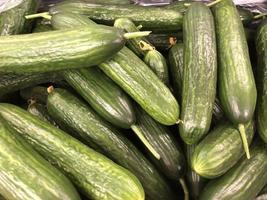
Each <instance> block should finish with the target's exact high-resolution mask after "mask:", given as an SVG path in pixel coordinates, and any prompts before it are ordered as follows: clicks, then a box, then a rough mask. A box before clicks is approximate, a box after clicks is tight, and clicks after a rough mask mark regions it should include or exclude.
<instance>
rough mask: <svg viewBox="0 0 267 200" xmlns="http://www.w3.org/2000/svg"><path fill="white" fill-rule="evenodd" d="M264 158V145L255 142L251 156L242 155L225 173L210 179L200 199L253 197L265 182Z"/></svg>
mask: <svg viewBox="0 0 267 200" xmlns="http://www.w3.org/2000/svg"><path fill="white" fill-rule="evenodd" d="M266 160H267V148H266V146H264V145H263V144H255V145H254V146H253V147H252V148H251V158H250V159H247V158H246V157H245V156H243V158H242V159H241V160H240V162H239V163H237V164H236V165H235V166H234V167H233V168H231V169H230V170H229V171H228V172H227V173H226V174H224V175H223V176H222V177H219V178H217V179H214V180H212V181H210V182H209V183H208V185H207V186H206V187H205V188H204V190H203V192H202V194H201V197H200V200H211V199H212V200H214V199H220V200H228V199H233V200H240V199H247V200H249V199H254V198H255V197H256V196H257V194H258V193H259V192H260V190H261V189H262V188H263V187H264V185H265V184H266V183H267V173H266V171H267V162H266ZM263 161H265V162H263Z"/></svg>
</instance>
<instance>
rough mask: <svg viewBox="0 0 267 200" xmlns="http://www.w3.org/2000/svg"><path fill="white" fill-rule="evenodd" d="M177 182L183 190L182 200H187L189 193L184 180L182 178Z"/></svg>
mask: <svg viewBox="0 0 267 200" xmlns="http://www.w3.org/2000/svg"><path fill="white" fill-rule="evenodd" d="M179 182H180V184H181V186H182V188H183V191H184V200H189V192H188V188H187V185H186V183H185V180H184V179H183V178H180V179H179Z"/></svg>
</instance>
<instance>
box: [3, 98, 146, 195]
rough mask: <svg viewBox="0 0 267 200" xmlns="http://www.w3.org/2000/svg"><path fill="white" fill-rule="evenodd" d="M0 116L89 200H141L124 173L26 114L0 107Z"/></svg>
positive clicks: (138, 190) (131, 178)
mask: <svg viewBox="0 0 267 200" xmlns="http://www.w3.org/2000/svg"><path fill="white" fill-rule="evenodd" d="M0 115H1V116H2V117H3V118H4V119H5V120H6V121H7V123H8V124H9V125H10V127H12V128H13V129H14V130H16V131H17V133H18V134H19V135H21V136H22V137H23V138H24V139H25V140H27V141H28V142H29V143H30V144H31V145H32V146H33V147H34V149H35V150H36V151H38V152H39V153H40V154H41V155H42V156H43V157H44V158H46V159H47V160H49V161H50V162H51V163H52V164H53V165H55V166H57V167H58V168H59V169H61V170H63V171H64V172H65V173H66V175H67V176H68V177H69V178H70V179H71V181H72V182H73V183H74V184H75V185H76V186H77V188H78V189H80V191H81V192H82V193H83V194H84V195H86V197H88V198H90V199H103V200H111V199H112V200H113V199H114V200H141V199H142V200H143V199H144V191H143V188H142V186H141V184H140V182H139V181H138V180H137V178H136V177H135V176H134V175H133V174H132V173H130V172H129V171H128V170H126V169H124V168H122V167H120V166H119V165H117V164H115V163H114V162H112V161H111V160H109V159H108V158H106V157H105V156H103V155H101V154H99V153H97V152H95V151H94V150H93V149H91V148H89V147H87V146H86V145H84V144H82V143H81V142H79V141H78V140H76V139H75V138H73V137H71V136H69V135H68V134H67V133H65V132H63V131H61V130H60V129H58V128H56V127H54V126H53V125H51V124H49V123H46V122H43V121H42V120H40V119H39V118H38V117H36V116H33V115H31V114H30V113H28V112H27V111H25V110H23V109H21V108H19V107H17V106H14V105H11V104H4V103H1V104H0Z"/></svg>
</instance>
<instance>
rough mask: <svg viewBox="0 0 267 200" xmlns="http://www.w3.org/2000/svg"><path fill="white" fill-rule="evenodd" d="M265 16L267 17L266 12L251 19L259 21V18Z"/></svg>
mask: <svg viewBox="0 0 267 200" xmlns="http://www.w3.org/2000/svg"><path fill="white" fill-rule="evenodd" d="M265 16H267V12H266V13H261V14H258V15H255V16H254V17H253V19H259V18H261V17H265Z"/></svg>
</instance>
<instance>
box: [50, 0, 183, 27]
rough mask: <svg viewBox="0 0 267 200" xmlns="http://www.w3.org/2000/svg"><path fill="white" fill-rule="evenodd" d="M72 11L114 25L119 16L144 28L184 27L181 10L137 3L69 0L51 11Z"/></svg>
mask: <svg viewBox="0 0 267 200" xmlns="http://www.w3.org/2000/svg"><path fill="white" fill-rule="evenodd" d="M58 12H72V13H75V14H82V15H87V16H88V17H89V18H90V19H92V20H94V21H96V22H98V23H100V24H101V23H102V24H107V25H113V23H114V21H115V20H116V19H118V18H129V19H131V20H133V22H134V23H135V24H136V25H142V26H143V29H142V30H149V31H154V30H162V29H164V30H166V31H167V30H168V31H177V30H179V29H182V23H183V15H182V13H180V12H177V11H175V10H170V9H164V8H157V7H141V6H137V5H103V4H102V5H101V4H93V3H86V2H81V1H68V2H62V3H58V4H56V5H55V6H54V7H52V8H50V13H51V14H54V13H58Z"/></svg>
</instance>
